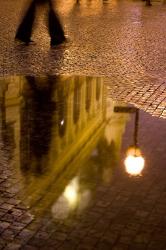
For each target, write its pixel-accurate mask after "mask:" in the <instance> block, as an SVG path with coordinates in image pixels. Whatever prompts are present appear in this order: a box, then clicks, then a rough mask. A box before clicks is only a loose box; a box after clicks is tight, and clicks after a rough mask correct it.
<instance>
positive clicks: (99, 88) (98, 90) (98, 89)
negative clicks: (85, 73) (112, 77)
mask: <svg viewBox="0 0 166 250" xmlns="http://www.w3.org/2000/svg"><path fill="white" fill-rule="evenodd" d="M100 95H101V81H100V79H98V78H97V80H96V100H97V101H99V99H100Z"/></svg>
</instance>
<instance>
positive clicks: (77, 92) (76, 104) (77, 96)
mask: <svg viewBox="0 0 166 250" xmlns="http://www.w3.org/2000/svg"><path fill="white" fill-rule="evenodd" d="M80 100H81V85H80V82H79V79H78V81H77V80H76V82H75V86H74V101H73V120H74V123H77V121H78V119H79V116H80Z"/></svg>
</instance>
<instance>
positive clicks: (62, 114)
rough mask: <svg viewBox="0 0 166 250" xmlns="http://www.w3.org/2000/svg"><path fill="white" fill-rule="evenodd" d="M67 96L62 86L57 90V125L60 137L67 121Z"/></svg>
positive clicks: (63, 132)
mask: <svg viewBox="0 0 166 250" xmlns="http://www.w3.org/2000/svg"><path fill="white" fill-rule="evenodd" d="M66 117H67V97H66V96H65V91H64V89H63V88H59V90H58V127H59V135H60V136H61V137H62V136H64V134H65V131H66V123H67V119H66Z"/></svg>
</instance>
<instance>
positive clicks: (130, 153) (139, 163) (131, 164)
mask: <svg viewBox="0 0 166 250" xmlns="http://www.w3.org/2000/svg"><path fill="white" fill-rule="evenodd" d="M124 164H125V168H126V172H127V173H128V174H130V175H133V176H138V175H141V172H142V170H143V168H144V165H145V160H144V158H143V156H142V154H141V150H140V149H139V148H138V147H130V148H129V149H128V150H127V156H126V158H125V161H124Z"/></svg>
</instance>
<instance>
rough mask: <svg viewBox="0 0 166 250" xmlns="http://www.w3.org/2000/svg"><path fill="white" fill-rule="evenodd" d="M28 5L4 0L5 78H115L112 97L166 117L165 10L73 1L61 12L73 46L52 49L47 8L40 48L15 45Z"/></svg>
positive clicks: (0, 56) (60, 6) (1, 53)
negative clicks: (45, 75) (22, 76)
mask: <svg viewBox="0 0 166 250" xmlns="http://www.w3.org/2000/svg"><path fill="white" fill-rule="evenodd" d="M24 4H25V1H24V0H15V1H10V0H6V1H3V0H0V6H1V8H0V16H1V20H0V32H1V37H0V42H1V47H0V76H4V75H13V74H14V75H15V74H16V75H18V74H20V75H23V74H24V75H25V74H26V75H40V74H45V73H47V74H74V75H76V74H77V75H91V76H92V75H93V76H107V77H110V79H109V81H108V82H109V85H110V89H111V93H112V97H113V98H118V100H121V101H126V102H130V103H134V104H136V105H137V106H138V107H141V108H143V109H145V110H147V111H148V112H150V113H152V114H153V115H155V116H159V117H166V110H165V103H166V84H165V80H166V74H165V72H166V58H165V55H166V49H165V48H166V47H165V40H166V26H165V23H166V14H165V13H166V5H165V4H163V2H162V1H153V3H152V5H153V6H152V7H150V8H148V7H145V3H144V2H142V1H120V2H119V1H112V0H111V1H109V0H108V1H100V0H91V1H86V0H80V1H79V2H76V1H72V0H68V1H60V2H59V3H56V8H57V10H58V13H59V15H60V18H61V21H62V23H63V25H64V29H65V33H66V34H67V35H68V36H69V39H70V42H69V43H68V44H66V45H65V46H61V47H59V48H57V49H54V50H52V49H50V45H49V43H50V39H49V36H48V32H47V28H46V26H45V22H44V20H43V19H44V18H45V17H44V14H45V10H44V7H42V6H41V7H40V8H39V10H38V15H37V20H36V24H37V25H36V27H35V29H34V33H33V37H32V38H33V39H34V40H35V42H36V45H33V46H21V45H18V44H16V43H15V42H14V36H15V31H16V28H17V26H18V24H19V20H20V16H21V15H23V11H22V9H24V8H25V7H24Z"/></svg>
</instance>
